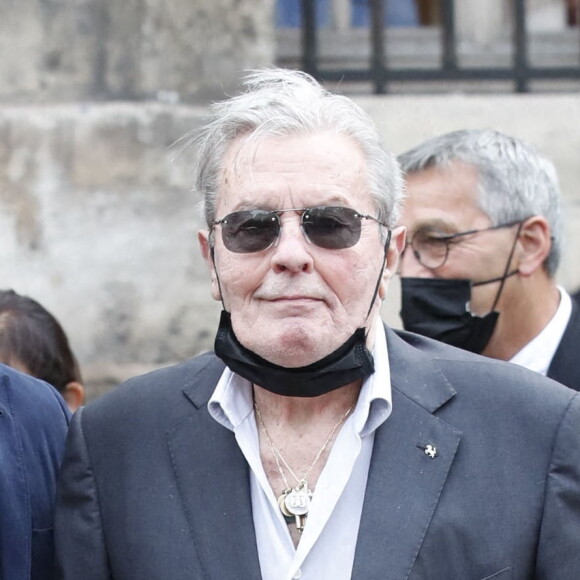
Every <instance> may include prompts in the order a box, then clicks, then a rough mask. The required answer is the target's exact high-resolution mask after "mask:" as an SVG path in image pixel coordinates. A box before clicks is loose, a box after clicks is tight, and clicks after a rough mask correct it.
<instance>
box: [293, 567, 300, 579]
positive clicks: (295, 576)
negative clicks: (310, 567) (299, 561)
mask: <svg viewBox="0 0 580 580" xmlns="http://www.w3.org/2000/svg"><path fill="white" fill-rule="evenodd" d="M292 578H293V579H294V580H298V579H299V578H302V570H300V568H298V570H296V572H294V576H292Z"/></svg>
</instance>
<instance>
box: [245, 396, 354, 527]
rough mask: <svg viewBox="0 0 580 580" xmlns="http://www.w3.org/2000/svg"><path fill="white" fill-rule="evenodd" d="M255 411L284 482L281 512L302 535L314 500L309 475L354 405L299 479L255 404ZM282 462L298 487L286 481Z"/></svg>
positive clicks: (343, 416) (280, 504) (332, 431)
mask: <svg viewBox="0 0 580 580" xmlns="http://www.w3.org/2000/svg"><path fill="white" fill-rule="evenodd" d="M254 409H255V411H256V417H257V418H258V423H259V425H260V427H262V431H263V432H264V436H265V438H266V441H267V443H268V447H270V450H271V451H272V455H273V456H274V460H275V461H276V467H277V469H278V473H279V474H280V476H281V477H282V481H284V491H283V492H282V493H281V494H280V496H278V506H279V507H280V511H281V512H282V515H283V516H284V518H285V519H286V520H287V521H288V520H290V521H291V520H292V518H294V522H295V523H296V529H297V530H298V531H299V532H300V533H302V530H304V525H305V523H306V517H307V516H308V511H309V510H310V500H311V499H312V490H311V489H310V488H309V486H308V479H307V478H308V474H309V473H310V471H311V470H312V468H313V467H314V466H315V465H316V463H317V462H318V460H319V459H320V457H321V456H322V454H323V453H324V451H325V450H326V448H327V447H328V445H329V444H330V442H331V441H332V438H333V437H334V434H335V433H336V430H337V429H338V428H339V427H340V425H342V423H343V422H344V421H345V420H346V418H347V417H348V415H349V414H350V412H351V411H352V410H353V409H354V405H352V406H351V407H349V408H348V409H347V410H346V412H345V413H344V414H343V415H342V416H341V417H340V419H339V420H338V422H337V423H336V425H334V427H333V428H332V429H331V431H330V433H329V434H328V437H327V438H326V440H325V441H324V443H323V444H322V447H321V448H320V449H319V450H318V453H317V454H316V456H315V457H314V460H313V461H312V463H311V464H310V465H309V467H308V469H307V470H306V472H305V473H304V475H303V476H302V477H298V476H297V475H296V473H294V471H293V469H292V468H291V467H290V466H289V465H288V462H287V461H286V460H285V459H284V457H283V455H282V453H280V450H279V449H278V448H277V447H276V446H275V445H274V442H273V441H272V438H271V437H270V434H269V433H268V430H267V429H266V424H265V423H264V419H263V417H262V413H261V412H260V409H259V408H258V405H257V404H256V403H254ZM280 461H282V463H283V464H284V467H286V469H287V470H288V473H290V475H292V477H293V478H294V479H295V480H296V483H297V485H296V486H295V487H291V486H290V485H289V484H288V480H287V479H286V475H285V474H284V470H283V469H282V466H281V465H280Z"/></svg>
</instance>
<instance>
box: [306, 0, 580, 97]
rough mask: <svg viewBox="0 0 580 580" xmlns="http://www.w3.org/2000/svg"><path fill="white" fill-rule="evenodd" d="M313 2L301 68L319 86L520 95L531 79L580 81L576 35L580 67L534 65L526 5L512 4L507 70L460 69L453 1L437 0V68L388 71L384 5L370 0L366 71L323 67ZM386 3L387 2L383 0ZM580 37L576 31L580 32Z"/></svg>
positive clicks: (520, 0) (390, 68)
mask: <svg viewBox="0 0 580 580" xmlns="http://www.w3.org/2000/svg"><path fill="white" fill-rule="evenodd" d="M315 1H316V0H301V7H302V26H301V68H302V69H303V70H304V71H306V72H308V73H310V74H312V75H313V76H314V77H316V78H317V79H319V80H321V81H342V82H357V81H365V82H371V83H372V86H373V90H374V93H376V94H384V93H386V92H387V90H388V84H389V82H393V81H398V82H405V81H419V82H429V81H451V82H453V81H512V82H513V86H514V90H515V91H516V92H519V93H523V92H527V91H529V90H530V82H531V81H533V80H564V79H574V80H578V79H580V36H579V37H578V41H579V42H578V49H579V50H578V64H575V65H568V66H534V65H532V64H531V63H530V59H529V45H530V39H529V34H528V31H527V26H526V17H527V14H526V3H525V0H513V2H512V10H513V13H512V20H513V30H512V34H511V46H512V51H511V54H512V57H511V65H508V66H503V67H498V66H461V65H460V64H459V59H458V38H457V31H456V25H455V20H456V19H455V1H454V0H440V14H441V22H440V28H441V36H440V38H441V58H440V63H439V65H440V66H438V67H435V68H430V67H393V66H389V62H388V56H389V55H388V54H387V51H386V46H387V43H386V37H387V35H388V34H389V29H388V28H386V27H385V26H384V24H383V23H384V12H385V9H384V0H368V2H369V10H370V19H369V20H370V35H369V41H370V47H369V49H370V58H369V62H368V66H367V67H358V68H353V67H350V68H349V67H345V66H343V67H339V68H331V67H325V66H323V65H322V64H321V59H320V56H319V50H318V46H319V42H318V40H319V29H318V27H317V22H316V10H315ZM387 1H389V0H387ZM578 31H579V33H580V27H578Z"/></svg>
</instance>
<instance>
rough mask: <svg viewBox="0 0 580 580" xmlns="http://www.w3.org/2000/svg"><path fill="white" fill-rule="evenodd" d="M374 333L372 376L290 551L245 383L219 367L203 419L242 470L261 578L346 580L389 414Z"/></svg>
mask: <svg viewBox="0 0 580 580" xmlns="http://www.w3.org/2000/svg"><path fill="white" fill-rule="evenodd" d="M376 327H377V332H376V337H375V344H374V347H373V358H374V362H375V372H374V374H372V375H371V376H370V377H368V378H367V379H366V380H365V381H364V382H363V385H362V389H361V392H360V395H359V399H358V402H357V404H356V407H355V409H354V411H353V412H352V414H351V415H350V416H349V417H348V419H347V420H346V421H345V423H344V425H343V426H342V427H341V429H340V431H339V433H338V435H337V437H336V440H335V442H334V445H333V446H332V449H331V452H330V455H329V457H328V461H327V462H326V465H325V466H324V469H323V471H322V473H321V474H320V477H319V479H318V482H317V484H316V489H315V490H314V495H313V497H312V502H311V505H310V510H309V512H308V518H307V521H306V526H305V528H304V532H303V533H302V536H301V538H300V542H299V544H298V546H297V548H295V547H294V544H293V542H292V539H291V537H290V533H289V530H288V524H287V523H286V521H285V520H284V517H283V515H282V513H281V512H280V508H279V506H278V501H277V498H276V497H275V495H274V492H273V491H272V488H271V487H270V484H269V482H268V479H267V477H266V474H265V472H264V468H263V466H262V461H261V459H260V446H259V438H258V429H257V427H256V421H255V417H254V409H253V393H252V385H251V383H250V382H249V381H247V380H245V379H243V378H242V377H240V376H239V375H236V374H235V373H233V372H231V371H230V370H229V369H228V368H226V369H225V371H224V372H223V374H222V376H221V378H220V380H219V382H218V384H217V386H216V389H215V391H214V393H213V395H212V397H211V399H210V401H209V403H208V409H209V412H210V414H211V416H212V417H213V418H214V419H215V420H216V421H217V422H218V423H220V424H221V425H223V426H224V427H226V428H227V429H230V430H231V431H233V432H234V434H235V437H236V441H237V443H238V445H239V447H240V449H241V451H242V453H243V454H244V457H245V458H246V461H247V462H248V464H249V466H250V488H251V496H252V512H253V517H254V528H255V531H256V541H257V547H258V556H259V559H260V568H261V572H262V578H263V580H291V579H298V578H301V579H303V580H321V579H322V578H332V579H333V580H349V579H350V577H351V573H352V567H353V562H354V553H355V548H356V541H357V536H358V529H359V522H360V517H361V512H362V507H363V501H364V495H365V489H366V483H367V477H368V472H369V467H370V461H371V454H372V449H373V442H374V434H375V430H376V429H377V427H379V425H381V424H382V423H383V422H384V421H386V420H387V418H388V416H389V415H390V413H391V409H392V401H391V381H390V370H389V359H388V353H387V341H386V337H385V332H384V327H383V325H382V322H381V321H380V320H377V324H376ZM290 525H293V524H290Z"/></svg>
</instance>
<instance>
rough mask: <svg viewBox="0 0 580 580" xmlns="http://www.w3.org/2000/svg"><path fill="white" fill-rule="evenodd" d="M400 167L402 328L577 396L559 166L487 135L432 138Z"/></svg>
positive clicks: (575, 316)
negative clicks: (404, 195) (560, 273)
mask: <svg viewBox="0 0 580 580" xmlns="http://www.w3.org/2000/svg"><path fill="white" fill-rule="evenodd" d="M399 161H400V163H401V165H402V168H403V170H404V171H405V172H406V173H407V191H408V199H407V202H406V205H405V211H404V214H403V217H402V222H401V223H403V224H404V225H405V226H406V227H407V245H406V250H405V252H404V254H403V257H402V260H401V263H400V266H399V273H400V275H401V282H402V309H401V317H402V320H403V325H404V326H405V328H406V329H407V330H411V331H413V332H418V333H420V334H423V335H425V336H429V337H431V338H436V339H438V340H441V341H443V342H446V343H448V344H452V345H454V346H458V347H460V348H463V349H465V350H469V351H472V352H476V353H481V354H484V355H486V356H489V357H492V358H497V359H501V360H506V361H511V362H513V363H516V364H519V365H522V366H525V367H527V368H529V369H531V370H533V371H536V372H539V373H541V374H543V375H547V376H548V377H550V378H553V379H555V380H557V381H559V382H561V383H563V384H564V385H566V386H568V387H571V388H573V389H575V390H580V359H579V357H578V352H579V351H578V344H580V309H579V308H578V305H577V304H576V303H575V302H573V301H572V300H571V299H570V296H569V295H568V293H567V292H566V291H565V290H564V289H563V288H562V287H560V286H558V285H557V284H556V280H555V273H556V269H557V267H558V263H559V261H560V254H561V250H562V231H563V227H562V221H561V215H560V191H559V187H558V180H557V176H556V170H555V168H554V166H553V164H552V163H551V162H550V161H548V160H547V159H545V158H543V157H542V156H540V155H539V154H538V153H537V152H536V151H535V150H534V149H533V148H532V147H530V146H529V145H527V144H525V143H523V142H522V141H520V140H518V139H515V138H513V137H508V136H506V135H503V134H501V133H498V132H496V131H489V130H479V131H478V130H472V131H456V132H453V133H449V134H446V135H442V136H439V137H435V138H433V139H430V140H428V141H426V142H425V143H422V144H421V145H419V146H417V147H415V148H413V149H412V150H410V151H408V152H406V153H404V154H403V155H401V156H400V157H399Z"/></svg>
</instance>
